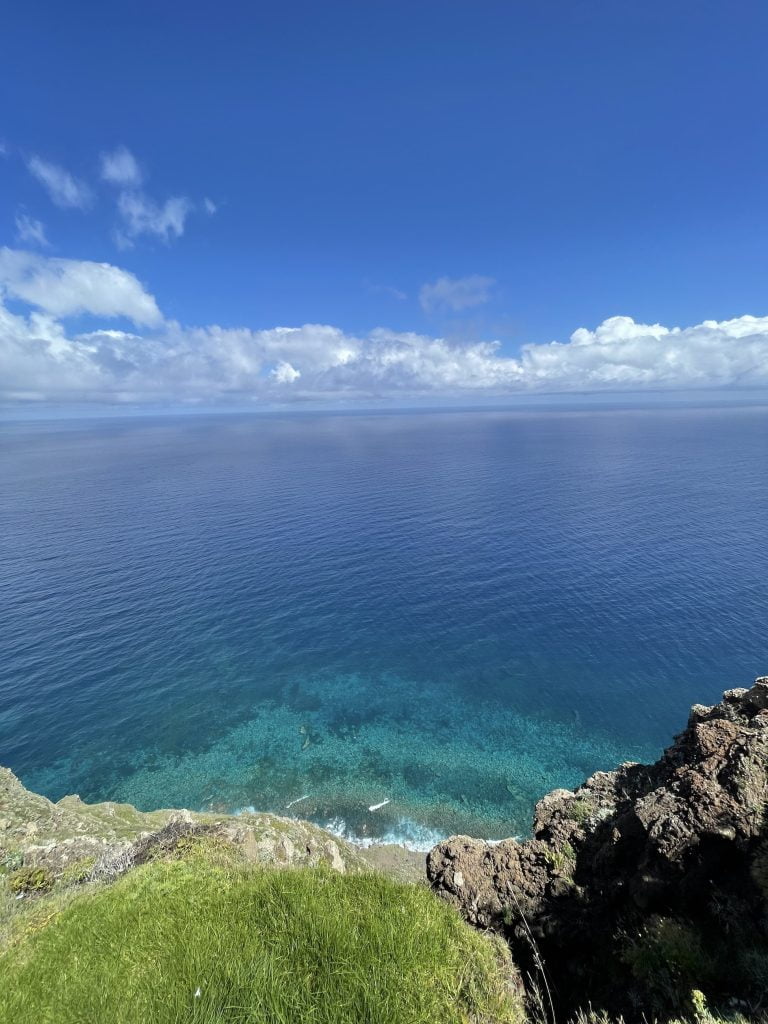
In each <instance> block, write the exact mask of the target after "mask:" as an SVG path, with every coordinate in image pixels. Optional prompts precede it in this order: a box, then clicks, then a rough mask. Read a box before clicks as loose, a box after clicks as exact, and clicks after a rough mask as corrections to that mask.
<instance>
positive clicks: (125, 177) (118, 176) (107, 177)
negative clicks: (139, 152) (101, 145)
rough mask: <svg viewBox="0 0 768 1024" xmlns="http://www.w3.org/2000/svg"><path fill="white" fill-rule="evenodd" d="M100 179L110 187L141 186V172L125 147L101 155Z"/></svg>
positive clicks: (134, 158) (133, 157) (131, 154)
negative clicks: (110, 185) (108, 183)
mask: <svg viewBox="0 0 768 1024" xmlns="http://www.w3.org/2000/svg"><path fill="white" fill-rule="evenodd" d="M100 170H101V177H102V178H103V179H104V181H108V182H110V184H112V185H130V186H132V187H137V186H139V185H140V184H141V170H140V168H139V165H138V163H137V161H136V157H135V156H134V155H133V153H131V151H130V150H129V149H127V148H126V147H125V146H118V147H117V149H113V150H112V152H111V153H102V154H101V160H100Z"/></svg>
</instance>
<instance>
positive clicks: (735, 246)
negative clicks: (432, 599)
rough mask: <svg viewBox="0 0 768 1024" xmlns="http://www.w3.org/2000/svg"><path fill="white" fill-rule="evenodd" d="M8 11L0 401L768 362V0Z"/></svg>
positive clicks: (643, 383) (352, 386)
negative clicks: (81, 369)
mask: <svg viewBox="0 0 768 1024" xmlns="http://www.w3.org/2000/svg"><path fill="white" fill-rule="evenodd" d="M12 6H13V9H11V10H9V11H8V12H6V14H5V18H4V28H3V61H2V67H1V68H0V85H1V87H2V93H1V94H0V101H1V102H0V140H2V142H3V146H4V154H3V156H2V157H1V158H0V245H2V246H5V247H6V249H5V250H4V252H5V263H4V264H3V263H2V261H0V298H3V301H4V308H5V310H6V320H5V323H4V326H2V321H0V332H2V331H4V332H5V334H4V336H3V335H2V333H0V344H2V343H3V339H4V342H5V348H4V349H3V348H0V374H2V372H3V365H5V368H6V375H7V380H9V379H10V380H11V383H10V384H8V383H7V382H6V386H5V388H4V389H3V394H4V397H5V400H6V401H14V402H15V401H20V402H25V401H35V402H40V401H48V400H66V399H68V398H71V399H72V400H73V401H74V400H78V401H80V400H91V399H92V400H94V401H113V400H114V401H122V402H134V401H139V402H141V401H170V402H173V401H177V400H178V401H202V400H204V399H207V398H210V399H212V400H213V401H214V402H215V401H217V400H219V399H221V400H222V401H229V400H236V401H238V402H239V401H243V400H244V401H249V400H251V399H254V400H258V401H289V400H291V396H292V394H293V392H295V393H296V396H297V397H299V398H301V399H302V400H312V399H315V398H318V397H323V396H327V397H329V398H332V399H333V400H339V399H344V398H345V397H349V398H350V399H353V400H356V399H359V398H361V397H362V398H364V397H366V396H368V395H373V396H376V397H379V396H385V395H389V394H391V393H397V394H412V395H416V396H418V395H423V394H427V393H429V394H435V393H440V394H443V393H445V394H454V393H455V394H465V393H467V394H471V395H472V396H477V395H479V394H481V393H482V394H483V395H485V394H488V395H491V394H492V395H506V394H509V393H516V392H517V391H519V390H520V389H521V388H523V389H530V388H538V389H544V390H547V389H554V390H573V389H582V390H583V389H587V390H589V389H591V388H597V389H600V388H611V387H613V388H616V389H618V390H622V389H627V388H643V387H652V386H653V387H659V386H660V387H662V388H663V387H673V386H674V387H678V388H679V387H683V388H685V387H702V386H715V387H719V386H729V387H734V386H735V387H740V386H746V387H757V386H763V385H765V384H766V383H768V341H767V340H766V339H767V338H768V323H764V322H763V318H764V315H765V314H768V301H766V291H767V289H766V284H767V283H768V247H766V244H765V239H766V237H768V200H767V198H766V197H767V196H768V170H767V169H768V122H766V119H765V113H764V112H765V110H766V109H767V108H768V71H767V70H766V61H765V41H766V38H768V6H766V5H765V4H764V3H762V2H743V0H732V2H729V3H724V2H712V0H709V2H707V0H696V2H693V0H692V2H685V0H682V2H675V0H672V2H669V0H667V2H665V3H660V2H657V0H646V2H643V3H640V2H634V0H626V2H625V0H622V2H617V0H570V2H566V0H558V2H553V0H520V2H518V0H507V2H505V3H483V2H474V3H464V2H461V3H460V2H450V0H443V2H441V3H433V2H431V0H426V2H419V3H408V4H405V3H399V2H390V3H387V4H378V3H370V4H361V3H359V2H357V3H350V2H340V0H328V2H326V3H324V4H318V3H316V2H315V3H295V2H294V3H292V2H286V3H282V4H279V5H278V4H255V5H254V4H246V3H231V2H226V0H225V2H221V3H218V4H202V3H191V4H190V3H184V4H181V3H175V2H166V3H163V4H155V3H153V4H149V3H145V2H142V0H139V2H136V3H134V4H132V5H106V4H103V3H90V2H87V3H86V2H82V0H73V2H71V3H68V4H66V5H62V4H55V3H53V2H50V0H49V2H47V3H40V2H34V0H33V2H31V3H27V4H24V5H21V4H16V5H12ZM132 161H133V162H132ZM23 253H32V254H34V255H33V256H32V257H29V258H27V257H24V256H23V255H19V254H23ZM9 254H10V255H9ZM25 260H26V262H25ZM30 260H31V262H30ZM57 261H73V262H72V263H67V264H64V263H62V262H57ZM94 263H108V264H111V265H112V266H113V267H115V268H117V269H116V271H115V275H113V276H112V279H111V281H110V282H105V281H104V280H102V281H100V282H99V283H98V286H97V287H96V286H94V284H93V281H91V280H90V279H88V280H87V281H86V280H85V278H87V277H88V275H89V274H92V273H96V271H94V269H93V264H94ZM89 268H90V269H89ZM121 273H122V274H123V275H124V276H123V278H121V279H119V280H118V275H119V274H121ZM3 275H4V276H3ZM52 275H53V277H54V278H55V280H56V290H57V291H58V292H60V291H61V290H62V289H64V290H66V289H69V290H70V294H71V295H72V296H73V297H72V300H71V301H70V302H66V301H62V299H61V296H60V295H59V297H58V298H57V299H56V301H55V302H53V304H51V300H50V299H49V298H48V296H49V295H50V292H51V287H50V286H51V280H52ZM129 275H132V276H131V277H130V279H129ZM131 282H133V283H132V284H131ZM94 287H96V291H98V289H99V288H107V289H108V290H109V289H110V288H111V289H113V290H114V289H116V293H115V294H116V295H117V298H114V295H113V297H112V298H113V299H114V301H112V300H111V299H110V298H109V296H106V297H105V296H103V295H101V294H100V296H99V297H98V298H97V300H96V301H95V303H94V302H91V304H90V305H89V301H90V300H89V299H88V297H87V296H88V295H89V294H90V295H91V296H93V294H95V293H94ZM134 287H135V288H137V289H140V290H141V292H142V294H143V295H144V296H145V298H144V299H141V300H139V299H136V301H137V302H139V304H140V305H141V303H142V302H143V303H144V306H145V312H146V308H147V307H146V301H148V300H147V298H146V297H147V296H151V297H153V301H154V304H155V307H156V310H157V311H158V316H157V317H149V319H147V318H146V317H145V318H144V319H143V320H142V319H141V316H140V317H139V320H137V319H136V317H135V314H136V309H137V308H138V307H137V306H136V305H135V303H133V302H132V300H130V301H129V300H127V299H126V289H128V291H130V290H131V288H134ZM78 289H79V291H78ZM110 294H111V293H110ZM137 294H138V293H137ZM83 296H85V298H84V297H83ZM134 298H136V296H134ZM41 316H43V317H44V318H47V319H48V320H50V318H53V319H54V320H55V321H56V324H55V327H52V326H51V324H50V323H48V322H47V323H46V324H44V325H42V326H41V324H40V322H39V321H40V317H41ZM744 316H751V317H753V318H756V320H755V321H754V322H752V321H748V322H745V321H743V320H741V319H739V321H738V324H737V326H736V327H726V328H723V327H722V326H721V323H722V322H724V321H726V322H727V321H732V320H734V319H736V318H743V317H744ZM35 317H37V318H38V319H37V321H34V318H35ZM616 317H621V318H631V320H627V319H622V320H620V321H613V320H609V318H616ZM19 318H24V325H23V326H20V324H19ZM30 318H32V319H30ZM606 320H609V325H611V324H612V325H613V326H612V327H611V326H609V328H606V329H605V330H604V331H603V334H602V336H601V335H600V334H599V332H598V333H597V334H596V333H594V332H596V330H597V328H598V326H599V325H600V324H601V323H603V322H604V321H606ZM33 321H34V322H33ZM632 321H634V322H635V323H634V327H636V326H637V325H638V324H640V325H642V324H647V325H650V328H653V327H654V325H659V324H661V325H664V328H665V329H667V333H666V334H664V333H661V334H660V333H659V330H655V333H654V330H653V329H650V333H649V332H645V333H643V332H642V331H640V332H639V333H638V331H637V330H635V329H634V327H633V326H628V325H629V324H631V322H632ZM705 321H706V322H709V321H713V322H717V324H718V327H717V329H715V328H706V327H705V328H701V326H700V325H702V323H703V322H705ZM305 324H314V325H318V324H319V325H324V326H327V327H329V329H330V328H331V327H332V328H334V329H336V330H337V332H338V333H337V334H336V335H333V337H332V339H331V340H330V341H329V337H331V336H330V335H328V334H327V332H326V333H323V332H320V333H319V334H317V333H315V334H313V335H311V337H310V336H309V335H306V332H305V336H302V337H301V338H299V337H298V336H296V337H294V336H291V337H292V338H293V341H292V342H291V344H289V345H287V347H286V348H285V351H283V350H282V349H281V347H280V338H279V336H277V335H274V334H269V333H268V332H270V331H272V330H273V329H274V328H276V327H296V328H298V327H301V326H302V325H305ZM169 325H171V326H169ZM212 325H216V327H217V328H220V329H221V333H219V334H217V335H216V338H215V339H214V340H211V334H210V331H211V328H212ZM697 325H699V326H698V327H697ZM59 327H60V328H61V330H62V332H63V334H62V336H65V337H66V343H67V344H69V345H70V347H71V348H72V351H69V350H68V351H67V352H66V353H62V351H61V346H62V345H63V344H64V342H63V341H61V339H59V341H58V342H57V341H56V340H55V338H52V334H53V333H55V331H56V330H58V329H59ZM678 327H679V328H681V329H682V332H683V333H682V336H681V337H680V338H677V336H676V335H674V332H673V333H671V334H670V333H669V332H670V331H673V329H674V328H678ZM579 328H585V329H587V330H588V331H589V332H592V334H591V335H590V336H589V338H591V341H589V338H587V336H586V335H584V337H583V339H582V343H581V344H580V346H579V347H580V348H582V349H586V347H587V342H589V344H590V345H591V349H590V353H589V357H590V358H589V360H586V356H585V355H584V353H583V352H576V350H575V349H574V348H573V346H572V344H569V338H570V337H571V335H572V334H573V332H574V331H575V330H577V329H579ZM193 329H199V330H200V332H207V333H204V336H203V334H201V333H198V335H194V330H193ZM229 329H243V330H247V331H248V332H253V333H252V334H251V335H248V336H247V335H246V334H244V333H243V331H240V333H236V334H235V335H229V334H227V333H226V332H227V330H229ZM378 329H384V330H385V334H383V335H382V334H380V333H379V334H374V335H373V340H372V341H371V337H372V335H371V332H376V331H377V330H378ZM696 331H698V333H696ZM104 332H111V334H110V333H104ZM147 332H149V334H148V333H147ZM686 332H689V333H686ZM690 332H694V333H693V334H691V333H690ZM702 332H703V333H702ZM707 332H709V333H707ZM117 334H121V335H124V336H125V337H117ZM22 335H23V337H22ZM85 336H89V340H86V341H83V340H82V339H83V338H84V337H85ZM249 337H250V340H249ZM131 338H132V339H133V340H130V339H131ZM646 338H647V339H649V340H648V341H647V343H646V342H645V341H643V339H646ZM745 338H746V339H748V341H747V342H744V339H745ZM137 339H141V340H137ZM201 339H202V340H201ZM419 339H422V340H419ZM638 339H640V340H639V341H638ZM665 339H666V340H665ZM734 339H736V340H735V341H734ZM553 340H557V341H559V342H561V343H562V346H563V351H561V350H560V349H557V350H555V356H556V357H557V360H556V361H557V367H556V368H555V371H553V370H552V368H551V366H550V365H549V363H551V356H552V352H551V351H550V350H549V349H547V348H540V349H534V350H533V357H532V360H533V361H532V363H531V365H525V366H522V368H520V366H519V365H517V364H515V365H513V364H512V363H510V362H508V360H519V358H520V353H521V347H522V346H525V345H534V346H545V345H546V343H548V342H551V341H553ZM294 342H295V343H294ZM438 342H439V343H440V344H441V345H442V346H443V348H442V349H439V350H438V348H435V345H436V344H437V343H438ZM496 342H498V343H499V344H498V345H497V346H496V347H495V348H492V349H488V348H484V347H483V345H487V344H488V343H496ZM617 343H618V344H619V345H621V346H623V350H622V351H619V349H618V348H617V347H616V344H617ZM30 345H31V346H32V347H33V348H34V347H35V346H37V349H39V348H40V346H41V345H44V346H46V347H47V352H48V356H47V362H46V366H45V367H41V362H40V358H41V357H39V352H37V349H36V353H37V354H35V356H34V359H32V358H31V357H30V356H29V351H30ZM329 345H330V346H331V348H332V350H333V353H334V354H333V355H332V356H328V355H327V351H328V346H329ZM639 345H645V349H644V351H643V352H642V353H640V354H638V353H637V352H636V351H635V350H636V349H637V348H638V346H639ZM745 345H748V351H747V354H746V355H745V353H744V349H745ZM356 346H357V347H356ZM606 346H611V348H610V352H609V353H608V360H607V361H608V363H609V364H610V366H611V367H613V369H609V370H608V371H606V369H605V365H606V359H605V358H603V356H605V354H606ZM734 346H736V347H734ZM713 347H714V348H715V349H716V358H714V359H713V360H712V362H711V365H709V364H707V363H706V358H707V356H706V353H707V351H709V350H711V349H713ZM321 348H322V349H323V351H324V352H325V353H326V355H324V356H323V357H322V358H319V357H316V356H317V352H318V351H319V349H321ZM363 349H365V352H363ZM374 349H375V352H373V354H371V351H372V350H374ZM598 349H600V351H598ZM736 349H738V351H737V350H736ZM22 350H23V351H22ZM224 350H226V352H225V354H224V356H222V352H223V351H224ZM369 350H371V351H369ZM406 350H407V351H406ZM313 353H315V355H314V356H313ZM340 353H341V354H340ZM576 357H577V358H576ZM574 358H575V363H574ZM216 359H224V361H225V362H226V365H225V366H217V367H216V368H215V369H214V371H213V372H212V373H211V378H210V382H209V383H210V389H209V393H208V394H206V382H205V379H204V377H205V367H204V364H210V363H211V361H212V360H213V361H215V360H216ZM83 360H90V363H92V364H93V365H90V366H89V369H88V372H86V373H84V374H83V375H81V379H80V381H79V382H78V380H77V379H76V373H75V370H76V368H77V365H80V364H82V362H83ZM505 360H506V361H505ZM542 360H543V362H542ZM585 360H586V362H585ZM723 360H725V362H726V363H727V364H728V365H727V366H725V365H724V364H723ZM435 361H437V362H438V363H439V364H440V368H439V369H438V370H434V366H433V367H432V369H431V370H430V369H429V367H428V366H427V368H426V369H425V366H426V364H427V363H429V364H430V365H432V364H434V363H435ZM659 361H661V363H663V364H664V366H665V367H666V369H665V370H664V372H662V373H657V372H654V366H658V364H659ZM191 362H195V369H194V371H191V370H190V369H189V366H190V363H191ZM363 363H364V364H365V365H362V364H363ZM150 364H151V366H152V367H155V369H157V367H159V366H162V372H161V373H159V374H157V373H156V374H155V377H156V378H158V379H159V378H161V379H162V380H163V381H164V384H163V386H162V387H158V389H157V391H156V393H154V394H148V393H145V392H146V387H145V383H146V380H147V378H148V376H149V377H151V376H152V374H153V371H151V370H150V368H149V367H150ZM182 364H184V365H182ZM394 364H396V365H397V367H398V370H397V372H396V373H395V372H393V371H392V369H391V368H392V366H393V365H394ZM454 364H455V365H454ZM689 364H690V365H689ZM683 365H685V372H682V371H681V369H680V367H681V366H683ZM185 366H186V369H185V368H184V367H185ZM281 367H282V369H281ZM617 367H618V369H617ZM59 370H61V374H60V380H59V382H58V383H57V372H58V371H59ZM201 375H202V376H201ZM265 381H271V384H270V388H271V390H269V388H266V389H265V385H264V382H265ZM278 385H279V387H278ZM0 387H2V379H1V378H0ZM149 390H150V392H151V391H152V389H151V388H150V389H149Z"/></svg>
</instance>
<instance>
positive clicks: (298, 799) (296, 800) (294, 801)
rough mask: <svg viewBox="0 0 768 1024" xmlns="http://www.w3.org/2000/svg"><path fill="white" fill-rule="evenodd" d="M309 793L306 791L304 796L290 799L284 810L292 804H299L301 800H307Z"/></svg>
mask: <svg viewBox="0 0 768 1024" xmlns="http://www.w3.org/2000/svg"><path fill="white" fill-rule="evenodd" d="M309 797H310V794H309V793H306V794H305V795H304V796H298V797H296V799H295V800H291V802H290V803H288V804H286V805H285V809H286V811H287V810H288V808H289V807H293V805H294V804H300V803H301V802H302V801H303V800H309Z"/></svg>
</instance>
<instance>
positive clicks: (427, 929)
mask: <svg viewBox="0 0 768 1024" xmlns="http://www.w3.org/2000/svg"><path fill="white" fill-rule="evenodd" d="M50 906H51V907H57V904H55V903H51V904H50ZM512 977H513V968H512V966H511V964H510V961H509V959H508V956H507V955H506V953H505V952H504V950H503V949H502V947H501V946H500V945H498V944H496V943H491V942H490V941H489V940H488V939H486V938H485V937H483V936H481V935H479V934H477V933H475V932H473V931H471V930H470V929H469V928H468V927H467V926H465V925H464V924H463V923H462V921H461V920H460V919H459V918H458V916H457V915H456V914H455V913H454V912H453V911H452V910H450V909H449V908H448V907H446V906H445V905H443V904H442V903H441V902H440V901H439V900H438V899H437V898H436V897H434V896H433V895H432V894H431V893H430V892H429V891H427V890H426V889H423V888H421V887H417V886H409V885H401V884H398V883H395V882H392V881H390V880H388V879H386V878H384V877H382V876H380V875H356V876H351V877H342V876H340V875H338V874H335V873H333V872H330V871H328V870H325V869H316V870H313V869H303V870H298V871H297V870H263V869H258V868H253V867H247V866H243V865H237V864H227V863H218V864H217V863H216V862H215V860H214V861H211V859H210V858H208V859H206V858H201V857H199V856H198V857H196V858H192V859H187V860H182V861H178V862H175V863H157V864H150V865H147V866H145V867H142V868H138V869H135V870H134V871H132V872H130V873H129V874H128V875H127V876H125V877H124V878H123V879H121V880H120V881H119V882H117V883H116V884H114V885H112V886H107V887H98V888H96V889H94V890H92V891H90V892H86V893H83V894H82V895H80V896H78V897H77V898H76V899H73V900H71V901H70V902H69V903H68V905H65V906H63V909H58V910H57V912H56V913H55V916H53V917H52V918H51V910H50V909H48V907H47V904H46V903H45V902H41V904H40V911H39V913H38V915H37V921H35V916H34V915H33V916H32V917H31V918H30V926H29V927H28V928H27V929H26V932H25V934H23V935H21V936H19V938H18V940H17V941H16V942H14V943H13V944H12V945H11V947H10V949H8V950H7V951H6V952H5V954H4V955H2V956H0V1021H2V1024H102V1022H103V1024H107V1022H108V1024H166V1022H167V1024H171V1022H173V1024H181V1022H187V1021H190V1022H191V1021H194V1022H196V1024H213V1022H216V1024H224V1022H227V1024H230V1022H238V1024H240V1022H242V1024H245V1022H248V1024H256V1022H259V1024H261V1022H264V1024H266V1022H269V1024H294V1022H295V1024H307V1022H308V1024H365V1022H370V1024H421V1022H424V1024H427V1022H428V1024H453V1022H456V1024H459V1022H464V1024H466V1022H468V1021H473V1022H474V1021H482V1022H483V1024H485V1022H499V1024H501V1022H516V1024H519V1022H521V1021H522V1018H523V1012H522V1008H521V1003H520V999H519V997H518V996H517V995H516V994H515V993H514V992H513V991H512V990H511V989H510V979H511V978H512ZM198 989H199V992H200V994H199V996H196V995H195V993H196V992H197V991H198Z"/></svg>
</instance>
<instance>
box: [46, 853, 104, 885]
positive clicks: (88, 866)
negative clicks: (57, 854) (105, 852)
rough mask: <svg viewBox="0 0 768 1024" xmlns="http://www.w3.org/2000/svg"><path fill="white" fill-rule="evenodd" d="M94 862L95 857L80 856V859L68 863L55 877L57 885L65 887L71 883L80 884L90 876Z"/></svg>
mask: <svg viewBox="0 0 768 1024" xmlns="http://www.w3.org/2000/svg"><path fill="white" fill-rule="evenodd" d="M95 863H96V858H95V857H82V858H81V859H80V860H76V861H74V863H72V864H68V865H67V866H66V867H65V868H64V870H63V871H62V872H61V874H60V875H59V877H58V878H57V879H56V881H57V883H58V885H60V886H61V887H62V888H63V889H67V888H69V886H71V885H82V884H83V883H84V882H87V881H88V879H89V878H90V875H91V871H92V870H93V866H94V864H95Z"/></svg>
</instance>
